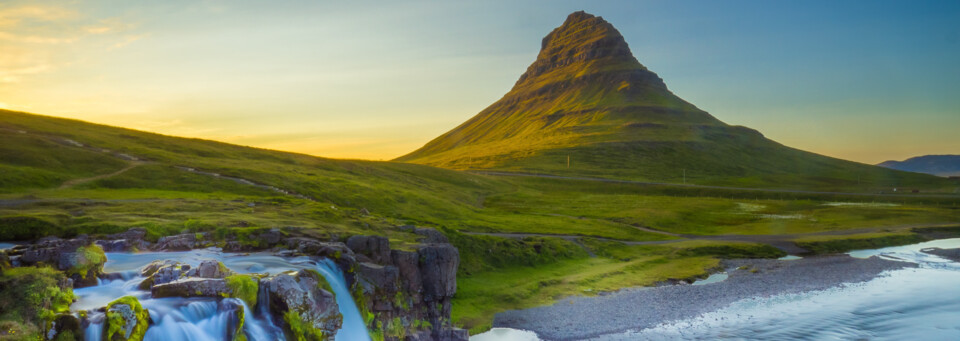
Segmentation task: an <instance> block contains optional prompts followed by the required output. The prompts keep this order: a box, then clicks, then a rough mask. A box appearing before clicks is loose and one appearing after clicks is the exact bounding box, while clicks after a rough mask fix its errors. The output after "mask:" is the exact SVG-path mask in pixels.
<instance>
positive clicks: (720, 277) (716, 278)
mask: <svg viewBox="0 0 960 341" xmlns="http://www.w3.org/2000/svg"><path fill="white" fill-rule="evenodd" d="M727 278H730V275H728V274H727V273H726V272H718V273H715V274H712V275H710V277H707V278H704V279H701V280H698V281H696V282H693V285H707V284H711V283H717V282H723V281H725V280H726V279H727Z"/></svg>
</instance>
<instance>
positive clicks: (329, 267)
mask: <svg viewBox="0 0 960 341" xmlns="http://www.w3.org/2000/svg"><path fill="white" fill-rule="evenodd" d="M317 272H319V273H320V274H321V275H323V277H324V278H326V279H327V282H329V283H330V287H331V288H332V289H333V292H334V294H336V296H337V305H338V306H340V314H342V315H343V328H342V329H341V330H340V331H339V332H338V333H337V341H367V340H370V335H369V334H368V333H367V327H366V325H364V323H363V317H362V316H360V310H359V309H357V304H356V303H354V301H353V296H351V294H350V289H348V288H347V281H346V280H344V278H343V271H340V268H339V267H338V266H337V264H335V263H334V262H333V261H331V260H329V259H323V260H320V261H319V262H317Z"/></svg>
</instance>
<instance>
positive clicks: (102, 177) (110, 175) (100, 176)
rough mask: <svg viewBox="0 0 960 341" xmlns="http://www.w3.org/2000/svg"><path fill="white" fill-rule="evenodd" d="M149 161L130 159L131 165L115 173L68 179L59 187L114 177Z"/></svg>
mask: <svg viewBox="0 0 960 341" xmlns="http://www.w3.org/2000/svg"><path fill="white" fill-rule="evenodd" d="M148 163H149V162H146V161H130V164H129V165H127V166H126V167H123V169H121V170H118V171H116V172H113V173H110V174H101V175H97V176H94V177H89V178H83V179H71V180H67V181H66V182H64V183H63V184H62V185H60V188H58V189H67V188H70V187H73V186H76V185H79V184H82V183H87V182H91V181H97V180H100V179H106V178H111V177H114V176H117V175H120V174H123V173H124V172H126V171H128V170H131V169H133V168H135V167H139V166H142V165H145V164H148Z"/></svg>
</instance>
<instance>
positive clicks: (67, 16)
mask: <svg viewBox="0 0 960 341" xmlns="http://www.w3.org/2000/svg"><path fill="white" fill-rule="evenodd" d="M137 28H138V25H137V23H136V22H132V21H130V20H126V19H124V18H121V17H106V18H104V17H97V16H96V14H95V13H94V12H90V11H83V10H81V9H80V7H78V6H77V4H75V3H65V4H64V3H44V2H39V1H26V2H21V3H17V1H13V2H9V3H5V4H2V5H0V84H11V83H20V82H23V81H25V80H26V79H28V78H29V77H30V76H33V75H38V74H42V73H49V72H55V71H56V70H58V69H62V68H66V67H67V65H70V64H73V63H76V62H77V61H78V60H80V58H82V57H80V56H78V54H77V53H75V51H76V50H77V49H78V48H79V47H78V46H79V45H77V44H79V43H80V42H81V41H83V42H84V47H83V48H84V49H86V50H87V51H92V50H100V51H103V50H114V49H119V48H122V47H124V46H126V45H128V44H130V43H132V42H134V41H137V40H140V39H142V38H144V37H146V36H147V35H146V34H145V33H142V32H137Z"/></svg>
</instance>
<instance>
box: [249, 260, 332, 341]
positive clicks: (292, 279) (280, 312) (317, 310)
mask: <svg viewBox="0 0 960 341" xmlns="http://www.w3.org/2000/svg"><path fill="white" fill-rule="evenodd" d="M261 286H262V287H263V290H262V292H264V293H265V296H266V297H263V298H262V299H263V300H265V301H266V302H265V303H259V304H268V305H269V309H270V312H271V313H273V314H274V316H278V317H282V318H283V321H284V322H285V327H286V328H287V330H288V331H289V332H290V333H291V334H292V335H294V338H295V339H301V340H303V339H324V340H327V339H329V340H332V339H333V338H334V336H335V335H336V333H337V331H338V330H339V329H340V326H341V324H342V323H343V317H342V316H341V315H340V308H339V307H338V306H337V302H336V300H335V298H334V296H333V294H332V293H331V291H332V290H331V289H329V284H327V282H326V280H325V279H324V278H323V277H322V276H321V275H320V274H318V273H317V272H316V271H309V270H301V271H297V272H286V273H282V274H279V275H276V276H273V277H270V278H267V279H264V280H263V282H262V283H261ZM324 288H326V289H324Z"/></svg>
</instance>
